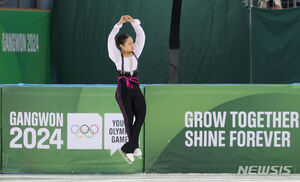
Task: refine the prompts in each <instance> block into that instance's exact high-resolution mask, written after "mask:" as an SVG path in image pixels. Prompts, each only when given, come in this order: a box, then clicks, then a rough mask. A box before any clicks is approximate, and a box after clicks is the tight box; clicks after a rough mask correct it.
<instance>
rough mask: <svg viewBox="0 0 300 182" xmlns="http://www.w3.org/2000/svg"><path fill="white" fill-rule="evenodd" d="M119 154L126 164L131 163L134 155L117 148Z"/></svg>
mask: <svg viewBox="0 0 300 182" xmlns="http://www.w3.org/2000/svg"><path fill="white" fill-rule="evenodd" d="M119 152H120V154H121V155H122V157H123V158H124V159H125V161H126V162H128V164H132V163H133V162H134V156H133V154H132V153H127V154H126V153H124V152H123V151H122V150H121V149H119Z"/></svg>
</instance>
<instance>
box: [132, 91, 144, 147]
mask: <svg viewBox="0 0 300 182" xmlns="http://www.w3.org/2000/svg"><path fill="white" fill-rule="evenodd" d="M133 113H134V115H135V122H134V124H133V127H132V134H131V141H132V144H133V147H134V149H136V148H139V135H140V131H141V128H142V125H143V123H144V121H145V116H146V102H145V98H144V96H143V94H142V92H141V90H140V88H137V90H136V95H135V98H134V102H133Z"/></svg>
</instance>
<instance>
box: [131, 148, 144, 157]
mask: <svg viewBox="0 0 300 182" xmlns="http://www.w3.org/2000/svg"><path fill="white" fill-rule="evenodd" d="M133 155H134V156H136V157H137V158H139V159H142V156H143V154H142V151H141V149H140V148H136V149H135V150H134V151H133Z"/></svg>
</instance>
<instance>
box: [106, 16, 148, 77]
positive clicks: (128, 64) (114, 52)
mask: <svg viewBox="0 0 300 182" xmlns="http://www.w3.org/2000/svg"><path fill="white" fill-rule="evenodd" d="M140 24H141V22H140V21H139V20H138V19H134V21H133V22H132V23H131V25H132V27H133V28H134V30H135V33H136V39H135V43H134V49H133V52H134V54H135V55H136V57H137V58H139V57H140V55H141V53H142V50H143V48H144V44H145V33H144V30H143V29H142V27H141V26H140ZM120 28H122V24H121V25H117V24H116V25H115V26H114V28H113V29H112V31H111V32H110V34H109V36H108V40H107V49H108V55H109V58H110V59H111V60H112V61H113V62H114V63H115V65H116V68H117V70H118V71H121V70H122V56H121V51H120V50H119V49H118V48H117V46H116V42H115V36H116V35H117V33H118V32H119V30H120ZM137 67H138V60H137V59H136V58H135V56H131V57H124V72H127V73H130V74H131V75H133V72H135V71H137Z"/></svg>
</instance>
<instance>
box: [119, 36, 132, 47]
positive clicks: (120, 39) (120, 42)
mask: <svg viewBox="0 0 300 182" xmlns="http://www.w3.org/2000/svg"><path fill="white" fill-rule="evenodd" d="M128 37H130V35H128V34H120V35H119V36H118V37H117V38H116V42H117V44H118V45H120V44H122V45H124V43H125V41H126V39H127V38H128Z"/></svg>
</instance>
